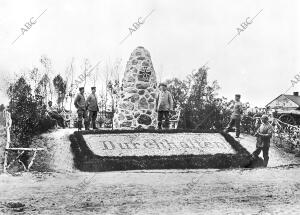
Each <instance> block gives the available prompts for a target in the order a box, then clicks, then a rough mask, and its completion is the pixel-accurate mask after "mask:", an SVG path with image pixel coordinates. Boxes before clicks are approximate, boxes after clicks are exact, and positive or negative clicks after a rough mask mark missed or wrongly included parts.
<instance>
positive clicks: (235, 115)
mask: <svg viewBox="0 0 300 215" xmlns="http://www.w3.org/2000/svg"><path fill="white" fill-rule="evenodd" d="M240 99H241V95H239V94H237V95H235V103H234V107H233V112H232V114H231V117H230V122H229V125H228V126H227V128H226V129H225V132H228V131H230V130H231V129H232V127H233V126H235V133H236V138H239V136H240V127H241V116H242V113H243V106H242V103H241V102H240Z"/></svg>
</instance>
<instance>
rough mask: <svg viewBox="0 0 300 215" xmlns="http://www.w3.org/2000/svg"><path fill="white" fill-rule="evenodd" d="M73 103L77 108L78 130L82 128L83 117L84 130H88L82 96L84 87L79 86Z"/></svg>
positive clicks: (84, 103)
mask: <svg viewBox="0 0 300 215" xmlns="http://www.w3.org/2000/svg"><path fill="white" fill-rule="evenodd" d="M74 105H75V107H76V108H77V113H78V130H81V128H82V118H83V119H84V126H85V130H89V125H88V118H87V109H86V102H85V98H84V87H80V88H79V93H78V94H77V96H76V98H75V101H74Z"/></svg>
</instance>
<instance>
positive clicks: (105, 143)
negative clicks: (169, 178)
mask: <svg viewBox="0 0 300 215" xmlns="http://www.w3.org/2000/svg"><path fill="white" fill-rule="evenodd" d="M84 139H85V141H86V142H87V143H88V144H87V145H88V146H90V147H91V150H92V151H93V152H94V153H95V154H97V155H100V156H142V155H149V156H151V155H179V154H195V155H197V154H216V153H235V151H234V150H233V149H232V147H231V146H230V144H229V143H228V142H226V140H225V139H224V137H222V136H221V135H220V134H193V133H180V134H147V133H145V134H99V135H84Z"/></svg>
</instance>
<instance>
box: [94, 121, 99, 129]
mask: <svg viewBox="0 0 300 215" xmlns="http://www.w3.org/2000/svg"><path fill="white" fill-rule="evenodd" d="M93 129H95V130H97V129H98V128H97V127H96V122H93Z"/></svg>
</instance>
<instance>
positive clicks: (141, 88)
mask: <svg viewBox="0 0 300 215" xmlns="http://www.w3.org/2000/svg"><path fill="white" fill-rule="evenodd" d="M156 88H157V82H156V76H155V71H154V68H153V64H152V61H151V56H150V53H149V51H147V50H146V49H145V48H144V47H141V46H139V47H137V48H136V49H135V50H134V51H133V52H132V53H131V55H130V58H129V60H128V62H127V65H126V70H125V73H124V78H123V81H122V87H121V92H120V99H119V101H118V102H117V104H118V105H117V108H116V113H115V116H114V128H117V129H126V128H127V129H130V128H144V129H151V128H155V127H156V125H157V113H156V112H155V99H156V95H157V89H156Z"/></svg>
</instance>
